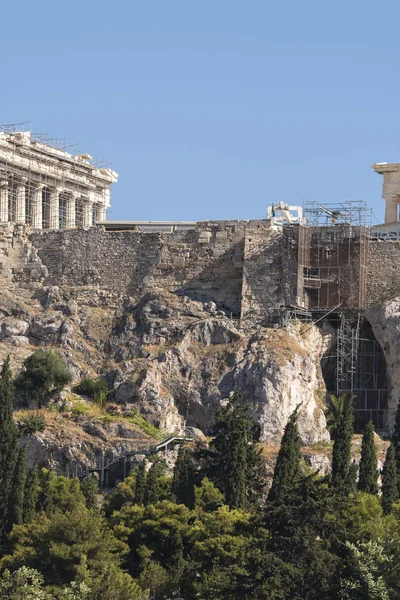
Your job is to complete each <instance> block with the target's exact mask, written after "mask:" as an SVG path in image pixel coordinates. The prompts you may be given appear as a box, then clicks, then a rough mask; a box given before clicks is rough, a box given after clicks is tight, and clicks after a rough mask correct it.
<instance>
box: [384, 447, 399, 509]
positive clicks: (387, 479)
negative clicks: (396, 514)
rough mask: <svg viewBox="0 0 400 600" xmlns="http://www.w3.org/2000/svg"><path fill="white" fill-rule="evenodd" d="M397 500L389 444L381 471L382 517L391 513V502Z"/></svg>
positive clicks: (395, 477)
mask: <svg viewBox="0 0 400 600" xmlns="http://www.w3.org/2000/svg"><path fill="white" fill-rule="evenodd" d="M398 498H399V492H398V488H397V470H396V459H395V454H394V447H393V444H390V446H389V448H388V449H387V452H386V460H385V464H384V465H383V469H382V509H383V514H384V515H388V514H389V513H391V512H392V505H393V502H396V500H398Z"/></svg>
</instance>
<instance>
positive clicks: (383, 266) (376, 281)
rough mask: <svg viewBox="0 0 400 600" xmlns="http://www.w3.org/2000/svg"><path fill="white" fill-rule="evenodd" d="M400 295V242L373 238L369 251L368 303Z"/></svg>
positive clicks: (372, 304) (377, 302) (373, 303)
mask: <svg viewBox="0 0 400 600" xmlns="http://www.w3.org/2000/svg"><path fill="white" fill-rule="evenodd" d="M399 295H400V242H398V241H388V240H384V241H383V240H371V241H370V243H369V252H368V273H367V304H368V306H374V305H375V304H380V303H381V302H384V301H385V300H389V299H391V298H395V297H396V296H399Z"/></svg>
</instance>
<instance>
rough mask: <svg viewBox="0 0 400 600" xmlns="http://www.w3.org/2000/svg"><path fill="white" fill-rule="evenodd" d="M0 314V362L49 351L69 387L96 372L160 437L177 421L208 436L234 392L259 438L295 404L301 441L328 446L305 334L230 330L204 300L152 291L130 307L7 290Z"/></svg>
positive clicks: (312, 341) (274, 431)
mask: <svg viewBox="0 0 400 600" xmlns="http://www.w3.org/2000/svg"><path fill="white" fill-rule="evenodd" d="M0 314H1V315H2V317H1V318H0V332H1V335H0V356H3V357H4V356H6V355H7V354H10V355H11V357H12V362H13V366H14V367H16V368H19V367H20V365H21V363H22V361H23V360H24V359H25V358H26V356H28V355H29V354H30V353H31V352H33V351H34V350H35V349H37V348H38V347H51V348H57V349H58V351H59V352H61V353H62V354H63V355H64V356H65V358H66V360H67V361H68V363H69V366H70V368H71V371H72V372H73V374H74V379H75V381H78V380H80V379H81V378H82V377H83V376H85V375H91V376H95V375H96V374H104V375H105V376H106V378H107V380H108V382H109V387H110V393H111V397H112V399H113V401H115V403H117V404H119V405H121V406H122V407H123V409H124V410H127V411H130V410H133V409H134V410H136V411H138V412H139V413H140V414H141V415H143V417H145V418H146V419H147V420H148V421H150V422H151V423H153V424H154V425H156V426H157V427H159V428H161V429H163V430H166V431H168V432H170V431H177V430H181V429H182V428H183V426H184V423H186V424H187V425H190V426H194V427H197V428H199V429H201V430H202V431H204V432H209V431H210V428H211V424H212V420H213V416H214V413H215V410H216V408H217V407H218V406H219V405H220V403H221V402H222V401H223V400H224V399H226V398H228V397H229V396H230V395H231V394H232V393H235V392H237V393H239V394H240V395H241V400H242V401H243V402H245V403H246V404H248V405H249V406H250V409H251V412H252V414H253V416H254V420H255V423H256V424H257V425H258V428H259V432H260V439H261V440H265V441H267V442H268V443H272V444H277V443H278V442H279V439H280V437H281V435H282V432H283V429H284V426H285V424H286V422H287V419H288V417H289V415H290V413H291V412H292V411H293V410H294V409H295V408H296V406H298V405H300V407H299V430H300V434H301V437H302V439H303V441H304V443H306V444H312V443H314V442H318V441H326V440H327V439H329V436H328V433H327V432H326V429H325V417H324V413H323V409H324V402H323V401H324V396H325V388H324V383H323V379H322V375H321V371H320V366H319V362H320V357H321V355H322V353H323V343H322V335H321V333H320V331H319V329H318V328H316V327H314V326H307V327H301V326H297V327H293V328H292V329H288V330H284V329H274V328H261V327H249V326H246V327H245V328H240V326H239V322H238V321H237V320H233V319H230V318H228V317H227V316H226V315H225V314H224V313H223V312H222V311H217V310H216V306H215V305H214V304H213V303H212V302H208V303H203V302H199V301H194V300H191V299H189V298H188V297H186V296H178V295H175V294H171V293H152V294H147V295H145V296H144V297H143V298H142V299H141V300H140V302H139V303H135V302H134V301H133V300H130V299H126V298H125V299H124V298H121V297H119V296H118V295H113V294H104V292H101V291H98V292H96V291H95V290H94V289H93V288H91V290H90V293H89V290H88V292H87V294H86V293H85V290H82V289H81V288H80V289H79V291H75V290H73V289H70V290H68V291H67V290H63V289H62V288H60V287H53V288H43V289H41V290H35V291H34V292H33V293H31V294H28V293H27V291H26V290H24V294H23V295H22V294H21V295H18V293H15V291H14V293H13V294H9V295H7V294H4V295H3V296H2V299H1V301H0ZM303 329H304V332H303Z"/></svg>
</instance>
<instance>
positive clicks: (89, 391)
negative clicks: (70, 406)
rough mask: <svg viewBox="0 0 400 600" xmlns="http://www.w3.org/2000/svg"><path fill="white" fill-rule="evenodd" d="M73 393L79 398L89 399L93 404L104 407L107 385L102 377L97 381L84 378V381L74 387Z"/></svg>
mask: <svg viewBox="0 0 400 600" xmlns="http://www.w3.org/2000/svg"><path fill="white" fill-rule="evenodd" d="M73 391H74V392H75V393H76V394H79V395H80V396H87V397H88V398H91V399H92V400H93V402H95V403H96V404H99V405H100V406H104V404H105V403H106V400H107V395H108V385H107V381H106V380H105V379H104V377H99V378H98V379H91V378H90V377H85V379H82V381H81V382H80V383H78V385H76V386H75V387H74V389H73Z"/></svg>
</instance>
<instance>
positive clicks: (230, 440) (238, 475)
mask: <svg viewBox="0 0 400 600" xmlns="http://www.w3.org/2000/svg"><path fill="white" fill-rule="evenodd" d="M213 434H214V437H213V439H212V440H211V442H210V446H209V449H208V450H206V451H202V454H203V456H204V457H205V468H204V473H205V474H206V475H207V476H208V477H209V478H210V479H211V481H213V482H214V483H215V485H216V486H217V487H218V488H219V489H220V490H221V492H223V494H224V495H225V502H226V503H227V504H228V505H229V506H231V507H238V508H245V507H246V506H248V505H249V504H250V503H251V502H256V500H257V498H258V497H259V496H260V495H261V492H262V489H261V487H259V485H260V478H259V477H258V474H259V473H260V471H261V469H262V462H261V458H260V456H259V452H258V450H257V443H256V440H255V429H254V426H253V424H252V422H251V420H250V419H249V417H248V408H247V407H246V406H242V405H240V404H239V395H238V394H236V395H234V396H233V397H232V398H231V399H230V400H229V401H228V402H227V404H226V405H225V406H223V407H220V408H219V409H218V410H217V411H216V416H215V424H214V427H213ZM255 474H256V477H255Z"/></svg>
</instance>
